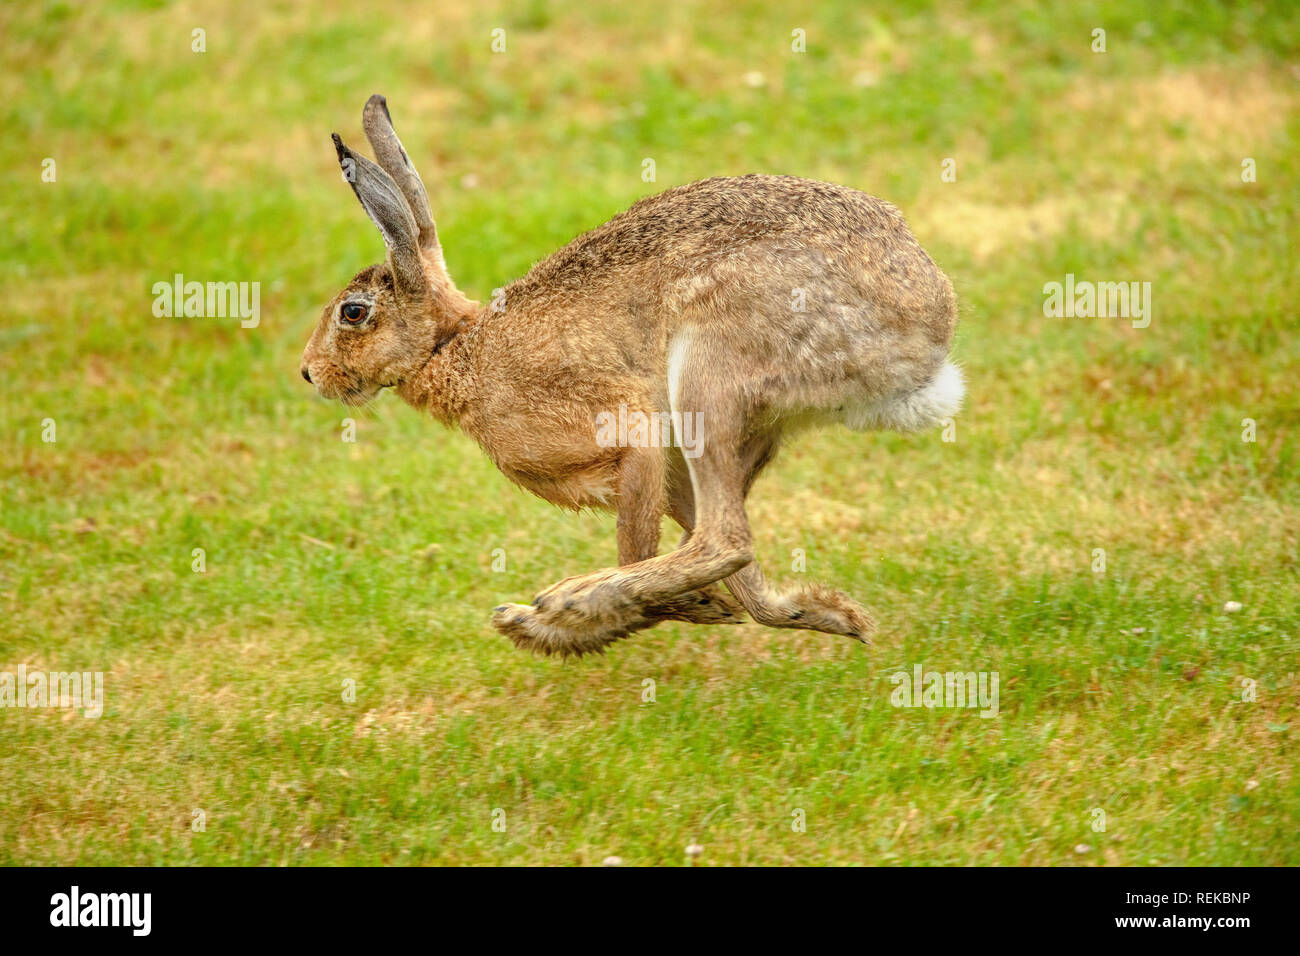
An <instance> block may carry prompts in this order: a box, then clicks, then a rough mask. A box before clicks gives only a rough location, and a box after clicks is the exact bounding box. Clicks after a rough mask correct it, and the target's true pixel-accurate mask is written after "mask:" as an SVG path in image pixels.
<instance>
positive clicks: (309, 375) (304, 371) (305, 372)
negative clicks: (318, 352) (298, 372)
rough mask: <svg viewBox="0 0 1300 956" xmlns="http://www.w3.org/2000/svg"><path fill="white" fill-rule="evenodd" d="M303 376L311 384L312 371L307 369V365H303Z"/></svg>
mask: <svg viewBox="0 0 1300 956" xmlns="http://www.w3.org/2000/svg"><path fill="white" fill-rule="evenodd" d="M302 378H303V381H305V382H306V383H307V384H308V385H310V384H311V372H309V371H307V366H305V365H304V366H303V367H302Z"/></svg>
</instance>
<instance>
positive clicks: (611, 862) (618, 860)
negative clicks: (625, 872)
mask: <svg viewBox="0 0 1300 956" xmlns="http://www.w3.org/2000/svg"><path fill="white" fill-rule="evenodd" d="M600 865H601V866H622V865H623V858H622V857H621V856H607V857H605V859H603V860H601V861H600Z"/></svg>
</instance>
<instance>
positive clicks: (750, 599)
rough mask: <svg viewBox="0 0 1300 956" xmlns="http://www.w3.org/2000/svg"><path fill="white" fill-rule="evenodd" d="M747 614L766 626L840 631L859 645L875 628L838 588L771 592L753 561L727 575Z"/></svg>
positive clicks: (856, 603) (728, 582)
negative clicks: (858, 642)
mask: <svg viewBox="0 0 1300 956" xmlns="http://www.w3.org/2000/svg"><path fill="white" fill-rule="evenodd" d="M727 587H728V588H730V589H731V593H732V594H734V595H736V597H737V598H738V599H739V600H740V603H741V604H742V605H743V606H744V608H745V610H746V611H748V612H749V616H750V617H752V618H753V619H754V621H755V622H756V623H758V624H765V625H767V626H768V627H795V628H802V629H804V630H809V631H821V632H822V633H824V634H842V635H844V636H845V637H851V638H853V639H854V640H857V641H861V642H862V643H863V644H870V643H871V639H870V637H869V635H870V634H871V632H872V631H874V630H875V629H876V623H875V621H873V620H872V619H871V615H870V614H868V613H867V609H866V608H864V607H863V606H862V605H861V604H859V603H858V602H857V601H855V600H853V598H851V597H849V596H848V595H847V594H845V593H843V592H842V591H836V590H835V589H834V588H828V587H825V586H823V585H820V584H809V585H808V586H807V587H804V588H801V589H797V590H792V591H784V592H781V591H774V590H773V589H772V588H771V587H769V586H768V584H767V581H766V580H764V578H763V573H762V572H761V571H760V570H759V568H758V565H757V564H750V565H747V566H746V567H745V568H743V569H741V570H740V571H737V572H736V573H735V574H733V575H731V576H730V577H728V578H727Z"/></svg>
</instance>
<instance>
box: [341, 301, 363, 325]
mask: <svg viewBox="0 0 1300 956" xmlns="http://www.w3.org/2000/svg"><path fill="white" fill-rule="evenodd" d="M365 317H366V307H365V306H364V305H362V304H361V303H360V302H349V303H348V304H347V305H345V306H343V321H345V322H351V323H352V324H353V325H355V324H356V323H358V322H360V321H361V320H362V319H364V318H365Z"/></svg>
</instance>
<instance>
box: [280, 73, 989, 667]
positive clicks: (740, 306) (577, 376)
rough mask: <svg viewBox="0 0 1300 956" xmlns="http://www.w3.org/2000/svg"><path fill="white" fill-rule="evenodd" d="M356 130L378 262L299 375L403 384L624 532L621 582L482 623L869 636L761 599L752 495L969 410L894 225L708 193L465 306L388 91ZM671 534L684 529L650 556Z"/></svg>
mask: <svg viewBox="0 0 1300 956" xmlns="http://www.w3.org/2000/svg"><path fill="white" fill-rule="evenodd" d="M362 124H363V127H364V129H365V132H366V136H367V138H368V139H369V140H370V144H371V146H372V147H373V148H374V152H375V157H376V159H377V160H378V164H377V165H376V163H373V162H371V161H370V160H368V159H366V158H365V157H364V156H361V155H359V154H357V153H354V152H353V151H352V150H350V149H349V148H348V147H347V146H345V145H344V144H343V141H342V140H341V139H339V137H338V136H335V137H334V144H335V148H336V150H337V152H338V157H339V162H340V165H341V166H342V168H343V172H344V175H345V177H346V178H347V180H348V181H349V182H350V183H351V185H352V189H353V191H354V192H355V193H356V195H357V198H358V199H359V200H360V201H361V205H362V206H363V207H364V208H365V210H366V213H367V214H368V215H369V216H370V218H371V219H372V220H373V221H374V223H375V225H376V226H378V227H379V231H380V233H381V234H382V236H383V238H384V243H385V244H386V246H387V248H388V256H387V259H386V260H385V261H384V262H383V263H381V264H380V265H377V266H371V267H370V268H368V269H364V270H362V271H361V272H359V273H358V274H357V275H356V277H355V278H353V279H352V281H351V282H350V283H348V285H347V287H346V288H345V289H344V290H343V291H342V292H340V293H339V294H338V295H337V296H335V297H334V299H333V301H332V302H330V304H329V305H328V306H327V307H326V308H325V311H324V313H323V314H322V315H321V318H320V322H319V324H318V325H317V327H316V330H315V332H314V333H313V334H312V337H311V340H310V341H309V342H308V343H307V349H306V351H305V352H304V353H303V360H302V375H303V377H304V378H306V379H307V380H308V381H310V382H312V383H313V384H314V385H315V386H316V388H317V389H318V390H319V392H320V394H321V395H323V396H325V397H327V398H336V399H339V400H341V401H343V402H346V403H348V404H354V405H355V404H361V403H363V402H366V401H368V400H369V399H371V398H373V397H374V396H375V395H376V394H377V393H378V392H379V390H380V389H382V388H394V389H396V390H397V393H398V394H399V395H400V396H401V397H402V399H403V400H404V401H406V402H407V403H408V404H410V405H412V406H414V407H415V408H419V409H424V410H427V411H429V412H431V413H432V414H433V415H434V417H436V418H438V419H440V420H442V421H443V422H445V423H447V424H449V425H455V426H457V427H459V428H461V429H462V430H464V431H465V433H466V434H468V435H470V436H471V437H473V438H474V439H475V440H476V441H477V442H478V443H479V444H480V445H481V446H482V447H483V450H484V451H486V452H487V453H488V455H489V456H490V457H491V458H492V460H493V461H494V462H495V463H496V465H497V467H498V468H500V469H501V471H502V472H503V473H504V474H505V475H506V477H508V478H509V479H510V480H511V481H513V482H515V483H516V484H519V485H521V486H523V487H524V488H527V489H528V490H529V491H531V492H533V493H534V494H537V495H539V496H541V497H542V498H545V499H546V500H547V501H550V502H553V503H554V504H557V505H560V506H562V507H566V508H587V507H590V508H604V509H608V510H611V511H613V512H615V514H616V515H617V516H618V563H619V566H618V567H617V568H609V569H606V570H603V571H596V572H594V573H592V574H584V575H579V576H578V577H572V578H567V579H565V580H563V581H561V582H559V583H558V584H554V585H552V586H551V587H549V588H547V589H546V590H545V591H543V592H542V593H541V594H539V595H538V596H537V598H536V599H535V600H534V601H533V602H532V603H531V604H507V605H503V606H501V607H498V608H497V609H496V611H495V613H494V615H493V619H492V620H493V624H494V625H495V626H496V628H497V629H498V630H499V631H501V632H502V633H503V634H505V635H506V636H508V637H509V638H510V639H511V640H512V641H514V642H515V644H517V645H518V646H520V647H525V648H530V649H532V650H536V651H541V652H544V653H548V654H562V655H567V654H584V653H586V652H588V651H601V650H603V649H604V648H605V647H606V646H607V645H608V644H610V643H611V642H613V641H615V640H617V639H619V638H621V637H626V636H627V635H628V634H630V633H632V632H633V631H637V630H641V629H643V628H647V627H651V626H653V625H654V624H656V623H657V622H659V621H663V620H678V621H692V622H697V623H707V624H722V623H733V622H738V621H741V620H743V617H744V614H745V613H748V614H749V616H750V617H752V618H753V619H754V620H755V621H757V622H758V623H760V624H766V625H768V626H770V627H797V628H809V629H812V630H816V631H823V632H826V633H828V634H844V635H847V636H849V637H853V638H857V639H859V640H863V639H865V635H866V633H867V631H868V630H869V629H870V628H871V626H872V625H871V619H870V617H869V616H868V615H867V613H866V611H865V610H863V608H862V607H860V606H859V605H858V604H857V603H855V602H854V601H853V600H851V599H850V598H848V597H847V596H845V595H844V594H841V593H840V592H838V591H833V590H830V589H829V588H824V587H821V586H819V585H811V586H808V587H806V588H803V589H797V590H791V591H777V590H774V589H773V588H772V587H771V586H770V585H769V584H768V582H767V581H766V579H765V578H764V577H763V574H762V572H761V571H760V570H759V567H758V564H757V563H756V562H755V560H754V552H753V548H752V545H751V541H750V530H749V521H748V519H747V517H746V515H745V497H746V495H747V494H748V493H749V489H750V486H751V485H752V484H753V482H754V479H755V478H756V477H757V475H758V474H759V472H760V471H761V470H762V469H763V468H764V467H765V466H766V465H767V464H768V462H770V461H771V460H772V458H773V456H774V455H775V454H776V452H777V449H778V447H779V445H780V442H781V438H782V436H783V435H785V434H787V433H789V432H790V431H791V430H793V429H796V428H800V427H804V426H807V425H812V424H819V423H828V422H842V423H844V424H846V425H848V426H850V427H852V428H893V429H898V430H904V431H908V430H915V429H920V428H927V427H930V426H933V425H937V424H938V423H940V422H942V421H943V420H944V419H946V418H948V417H949V416H951V415H953V414H955V413H956V411H957V409H958V407H959V406H960V405H961V400H962V394H963V390H964V389H963V384H962V377H961V373H960V372H959V371H958V370H957V368H956V367H955V366H954V365H953V364H952V363H951V361H949V358H948V351H949V348H950V345H951V342H952V335H953V329H954V326H955V324H956V319H957V308H956V300H955V297H954V295H953V290H952V284H951V283H950V282H949V281H948V279H947V277H946V276H944V274H943V273H942V272H941V271H940V270H939V268H938V266H936V265H935V264H934V262H933V261H931V259H930V257H929V256H928V255H926V253H925V251H924V250H923V249H922V248H921V246H920V245H919V244H918V243H917V241H916V239H915V238H914V237H913V236H912V234H911V232H909V231H908V228H907V225H906V224H905V223H904V222H903V217H902V216H901V215H900V214H899V212H898V210H897V209H895V208H894V207H893V206H891V205H890V204H888V203H886V202H882V201H881V200H879V199H874V198H872V197H871V196H868V195H865V194H864V193H860V192H858V191H856V190H854V189H849V188H847V187H844V186H836V185H832V184H830V183H821V182H812V181H810V180H806V179H796V178H794V177H790V176H742V177H739V178H726V179H721V178H720V179H706V180H703V181H701V182H696V183H690V184H689V185H685V186H678V187H677V188H675V189H670V190H668V191H667V192H664V193H660V194H659V195H657V196H651V197H649V198H646V199H643V200H641V201H640V202H638V203H636V204H635V205H634V206H632V208H631V209H629V210H627V211H626V212H624V213H622V214H620V215H618V216H615V217H614V218H613V219H611V220H610V221H609V222H607V223H605V224H604V225H603V226H600V227H599V228H597V229H593V230H592V231H591V232H588V233H586V234H585V235H582V236H579V237H578V238H577V239H574V240H573V241H572V242H570V243H569V244H568V245H567V246H565V247H564V248H563V249H561V250H560V251H559V252H556V253H555V254H554V255H552V256H551V257H550V258H548V259H546V260H544V261H543V262H541V263H539V264H538V265H537V266H535V267H534V268H533V269H532V271H531V272H529V273H528V275H526V276H524V277H523V278H522V279H519V280H517V281H516V282H514V283H512V284H511V285H509V286H507V287H506V288H505V290H504V293H503V294H502V295H500V296H498V297H496V298H495V299H494V300H493V302H491V303H490V304H488V305H485V306H480V305H479V304H478V303H476V302H472V301H470V300H469V299H467V298H466V297H465V296H464V295H463V294H461V292H460V290H459V289H457V288H456V286H455V284H454V283H453V282H452V280H451V277H450V276H449V275H448V274H447V268H446V263H445V260H444V259H443V254H442V247H441V246H440V245H439V242H438V233H437V229H436V228H435V226H434V221H433V215H432V213H431V212H430V209H429V201H428V198H427V196H426V194H425V190H424V184H423V183H422V182H421V180H420V176H419V174H418V173H417V172H416V171H415V167H414V166H412V164H411V161H410V158H409V157H408V156H407V154H406V151H405V150H404V149H403V148H402V144H401V142H400V141H399V140H398V138H397V134H396V133H395V132H394V131H393V125H392V118H391V117H390V116H389V113H388V107H387V104H386V103H385V101H384V98H383V97H381V96H372V97H371V98H370V100H369V102H367V103H366V107H365V111H364V113H363V116H362ZM664 514H667V515H669V516H671V517H672V518H673V519H674V520H675V521H676V522H677V523H678V524H680V525H681V526H682V528H683V529H684V531H685V533H684V535H683V537H682V540H681V543H680V544H679V546H678V547H677V549H676V550H675V551H672V552H671V553H669V554H665V555H659V554H658V550H659V524H660V519H661V517H662V516H663V515H664ZM719 582H721V583H722V584H725V586H726V591H723V590H722V589H721V588H720V587H719ZM727 592H730V594H728V593H727ZM733 596H734V599H733Z"/></svg>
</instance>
